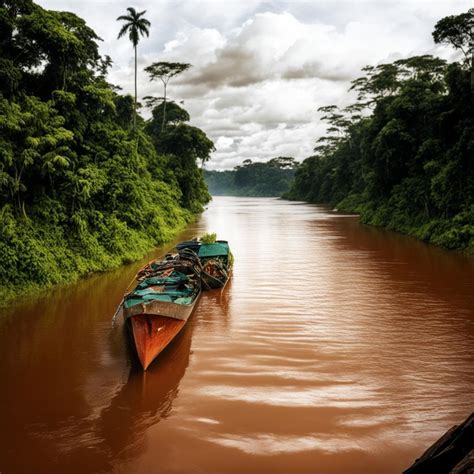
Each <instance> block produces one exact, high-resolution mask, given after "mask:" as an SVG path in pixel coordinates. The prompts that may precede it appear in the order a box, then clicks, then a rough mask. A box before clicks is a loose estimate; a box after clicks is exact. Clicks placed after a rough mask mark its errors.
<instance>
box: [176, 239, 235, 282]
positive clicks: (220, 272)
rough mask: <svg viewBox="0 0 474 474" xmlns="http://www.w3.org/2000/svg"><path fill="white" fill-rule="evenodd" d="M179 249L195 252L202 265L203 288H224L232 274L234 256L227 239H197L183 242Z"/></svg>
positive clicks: (178, 246)
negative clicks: (208, 240) (206, 240)
mask: <svg viewBox="0 0 474 474" xmlns="http://www.w3.org/2000/svg"><path fill="white" fill-rule="evenodd" d="M176 248H177V249H190V250H192V251H193V252H195V253H196V254H197V255H198V257H199V260H200V263H201V265H202V269H201V279H202V284H203V289H205V290H211V289H215V288H224V286H225V285H226V284H227V282H228V281H229V278H230V276H231V274H232V267H233V264H234V257H233V255H232V252H231V251H230V248H229V243H228V242H227V241H226V240H216V241H214V242H209V243H204V242H200V241H196V240H188V241H186V242H181V243H180V244H178V245H177V246H176Z"/></svg>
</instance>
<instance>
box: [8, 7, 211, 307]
mask: <svg viewBox="0 0 474 474" xmlns="http://www.w3.org/2000/svg"><path fill="white" fill-rule="evenodd" d="M129 12H130V14H132V12H131V10H130V9H129ZM143 13H144V12H141V13H139V14H137V15H138V16H140V15H142V14H143ZM140 19H143V18H142V17H141V16H140ZM124 27H125V25H124ZM132 39H133V38H132ZM99 41H100V38H99V37H98V36H97V35H96V34H95V33H94V31H93V30H92V29H91V28H90V27H89V26H87V24H86V23H85V22H84V20H82V19H81V18H79V17H78V16H76V15H74V14H72V13H69V12H58V11H50V10H47V9H44V8H42V7H40V6H38V5H37V4H35V3H34V2H33V1H31V0H22V1H20V2H17V1H12V0H7V1H5V0H4V1H2V2H0V270H1V271H0V300H2V301H4V300H5V298H6V297H8V295H12V294H14V293H17V292H18V291H22V292H26V291H28V289H29V288H37V287H44V286H48V285H52V284H54V283H58V282H66V281H71V280H74V279H75V278H77V277H78V276H80V275H82V274H85V273H88V272H91V271H97V270H105V269H108V268H113V267H116V266H118V265H120V264H121V263H122V262H124V261H130V260H133V259H137V258H140V257H141V256H142V255H143V253H144V252H146V251H147V250H149V249H150V248H151V247H153V246H154V245H156V244H159V243H162V242H164V241H165V240H167V239H170V238H171V237H172V236H173V234H174V233H175V232H176V231H177V230H178V229H180V228H182V227H183V226H184V225H185V224H186V223H187V222H189V220H190V219H191V218H192V213H194V212H199V211H200V210H202V206H203V204H205V203H206V202H207V201H208V200H209V195H208V193H207V189H206V187H205V184H204V181H203V177H202V172H201V170H200V168H199V164H198V161H201V160H202V159H204V160H205V159H207V158H208V156H209V151H210V149H211V148H212V146H211V144H212V142H210V140H209V141H206V140H204V138H203V135H204V132H202V131H201V130H199V129H197V128H193V131H192V134H193V136H194V137H195V138H196V137H198V138H200V139H201V142H204V144H205V145H203V144H202V143H201V142H200V141H199V140H198V138H196V141H197V144H196V143H192V144H191V145H189V148H186V147H184V146H183V145H182V143H181V142H180V141H179V139H178V138H176V137H175V141H176V143H174V144H173V140H171V139H169V140H168V141H167V142H166V146H165V145H162V146H161V148H160V144H159V142H158V140H157V136H156V135H155V134H154V133H153V131H150V132H149V131H148V124H147V123H146V122H145V120H143V119H142V118H141V117H138V120H137V127H136V130H135V131H132V130H130V122H131V118H132V117H133V114H134V99H133V98H132V97H131V96H128V95H120V94H118V92H117V91H118V88H116V87H114V86H113V85H111V84H109V83H108V82H107V70H108V68H109V67H110V65H111V59H110V58H108V57H101V56H100V55H99V52H98V42H99ZM176 107H178V106H176ZM179 109H180V110H179V111H178V109H176V108H173V107H172V111H173V114H171V120H170V121H169V126H172V125H173V126H179V125H176V124H177V123H179V124H182V122H183V121H184V120H186V119H189V115H187V112H185V111H184V109H181V108H179ZM159 112H160V110H159V109H158V110H157V111H156V112H155V114H156V113H158V114H159ZM178 112H179V113H178ZM178 116H179V119H178V118H177V117H178ZM160 117H161V116H159V117H158V120H161V118H160ZM183 125H184V124H183ZM204 136H205V135H204ZM164 138H165V137H163V139H164ZM209 142H210V143H209ZM199 145H200V146H201V148H199ZM205 146H207V148H206V147H205ZM183 175H188V176H191V177H192V178H193V179H194V182H193V183H191V184H190V183H188V182H187V181H186V180H185V179H184V178H183ZM190 187H192V193H190V191H189V188H190Z"/></svg>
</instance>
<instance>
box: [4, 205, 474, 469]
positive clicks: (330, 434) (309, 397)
mask: <svg viewBox="0 0 474 474" xmlns="http://www.w3.org/2000/svg"><path fill="white" fill-rule="evenodd" d="M205 231H215V232H217V233H218V235H219V238H224V239H227V240H229V241H230V244H231V248H232V250H233V253H234V255H235V270H234V275H233V277H232V280H231V282H230V284H229V285H228V286H227V287H226V289H225V290H224V292H222V293H219V292H213V293H207V294H205V295H204V296H203V297H202V298H201V301H200V302H199V304H198V306H197V309H196V311H195V313H194V314H193V316H192V317H191V319H190V320H189V321H188V324H187V325H186V326H185V328H184V330H183V331H182V332H181V333H180V335H179V336H178V337H177V338H176V339H175V341H174V342H173V343H172V344H171V345H170V346H169V347H168V348H167V349H166V350H165V352H164V353H162V354H161V355H160V356H159V358H158V359H157V360H156V361H155V363H153V364H152V366H151V367H150V368H149V370H148V371H147V372H146V373H143V372H142V371H141V369H140V366H139V364H138V362H137V360H136V358H135V356H134V354H133V352H132V351H131V350H130V348H129V347H127V344H126V337H125V332H124V328H123V324H119V325H117V326H116V327H115V328H114V329H112V328H111V324H110V319H111V316H112V314H113V313H114V310H115V307H116V306H117V304H118V303H119V302H120V300H121V296H122V294H123V291H124V289H125V288H126V286H127V284H128V283H129V281H130V280H131V278H132V277H133V275H134V274H135V271H136V270H137V268H138V267H140V266H141V265H142V264H143V262H137V263H135V264H132V265H128V266H126V267H123V268H121V269H119V270H117V271H114V272H110V273H107V274H103V275H95V276H93V277H91V278H87V279H84V280H82V281H81V282H80V283H79V284H76V285H72V286H68V287H63V288H58V289H55V290H53V291H51V292H47V294H45V295H43V296H41V297H40V298H35V299H31V300H29V301H26V302H23V303H21V304H17V305H15V306H12V307H9V308H6V309H2V310H0V347H1V348H2V350H1V354H2V355H1V357H0V377H1V379H0V380H1V389H0V472H1V473H2V474H8V473H29V472H31V473H33V472H34V473H49V474H51V473H84V472H117V473H196V474H198V473H203V474H212V473H216V474H225V473H242V472H246V473H265V472H271V473H364V474H366V473H398V472H401V471H402V470H403V468H406V467H408V466H409V465H410V464H411V463H412V462H413V461H414V459H415V458H416V457H417V456H418V455H420V454H421V452H422V451H424V450H425V449H426V448H427V446H428V445H429V444H430V443H432V442H433V441H434V440H435V439H437V438H438V437H439V436H440V435H441V434H442V433H444V431H446V430H447V429H448V428H449V427H451V426H452V425H453V424H456V423H459V422H460V421H462V420H463V419H464V418H465V417H467V415H468V414H469V413H470V412H471V411H472V410H473V409H474V400H473V395H472V394H473V389H474V352H473V347H474V292H473V287H474V264H473V260H472V259H468V258H466V257H463V256H461V255H458V254H455V253H450V252H447V251H444V250H441V249H438V248H435V247H431V246H427V245H425V244H423V243H421V242H418V241H416V240H414V239H411V238H408V237H404V236H401V235H398V234H395V233H391V232H388V231H384V230H380V229H375V228H371V227H367V226H363V225H361V224H359V223H358V220H357V218H356V217H354V216H347V215H341V214H337V213H334V212H331V211H329V210H327V209H325V208H323V207H319V206H313V205H308V204H303V203H290V202H285V201H280V200H277V199H264V198H260V199H255V198H231V197H219V198H215V200H214V201H213V202H212V203H211V204H210V206H209V208H208V210H207V211H206V212H205V213H204V214H203V215H202V217H201V218H200V220H199V221H198V222H197V223H196V224H194V225H192V226H190V228H189V229H188V230H187V231H186V232H184V233H183V234H182V235H181V236H180V239H179V240H181V239H184V238H189V237H191V236H193V235H198V234H201V233H203V232H205ZM169 247H170V246H169V245H168V246H167V247H166V248H165V249H158V250H157V251H156V252H155V253H154V254H152V255H149V256H147V258H148V259H149V258H150V257H151V256H155V255H156V256H159V255H162V254H163V252H164V251H165V250H167V249H169Z"/></svg>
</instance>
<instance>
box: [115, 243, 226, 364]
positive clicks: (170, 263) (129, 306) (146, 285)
mask: <svg viewBox="0 0 474 474" xmlns="http://www.w3.org/2000/svg"><path fill="white" fill-rule="evenodd" d="M176 248H177V250H178V253H177V254H174V255H171V254H170V255H167V257H166V259H165V260H161V261H152V262H149V263H148V264H147V265H145V267H143V268H142V269H141V270H140V271H139V272H138V273H137V275H136V277H135V278H136V280H137V281H138V284H137V286H136V287H135V289H134V290H133V291H131V292H130V293H127V294H126V295H125V296H124V299H123V301H122V306H123V317H124V320H125V323H126V325H127V326H128V327H129V329H130V330H131V333H132V336H133V341H134V345H135V349H136V352H137V355H138V358H139V359H140V362H141V364H142V366H143V369H144V370H146V369H147V368H148V366H149V365H150V364H151V363H152V362H153V360H154V359H155V358H156V357H157V356H158V354H160V352H161V351H162V350H163V349H164V348H165V347H166V346H167V345H168V344H169V343H170V342H171V341H172V340H173V338H174V337H175V336H176V335H177V334H178V333H179V332H180V331H181V329H182V328H183V327H184V325H185V324H186V322H187V320H188V319H189V317H190V316H191V314H192V312H193V310H194V308H195V306H196V303H197V301H198V300H199V297H200V294H201V288H202V289H213V288H223V287H224V286H225V285H226V283H227V281H228V280H229V277H230V275H231V271H232V264H233V257H232V253H231V252H230V249H229V244H228V243H227V242H226V241H223V240H219V241H213V242H210V243H204V242H200V241H198V240H190V241H186V242H181V243H180V244H178V245H177V246H176ZM116 314H117V312H116ZM114 318H115V316H114Z"/></svg>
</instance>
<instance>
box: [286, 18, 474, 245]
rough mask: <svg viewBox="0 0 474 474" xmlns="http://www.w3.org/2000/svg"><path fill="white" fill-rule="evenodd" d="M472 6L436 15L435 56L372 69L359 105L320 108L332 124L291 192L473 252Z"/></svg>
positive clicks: (359, 84)
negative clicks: (442, 51)
mask: <svg viewBox="0 0 474 474" xmlns="http://www.w3.org/2000/svg"><path fill="white" fill-rule="evenodd" d="M472 25H473V10H470V11H469V12H466V13H463V14H460V15H453V16H448V17H445V18H443V19H441V20H439V21H438V22H437V24H436V25H435V28H434V31H433V39H434V42H435V43H437V44H442V43H444V44H449V45H450V46H452V48H453V49H454V50H455V51H457V52H458V53H459V60H458V61H456V62H452V63H448V62H447V61H445V60H443V59H440V58H438V57H434V56H431V55H422V56H415V57H410V58H406V59H400V60H397V61H395V62H392V63H387V64H380V65H377V66H367V67H366V68H364V69H363V73H364V74H363V76H362V77H360V78H358V79H355V80H354V81H353V82H352V87H351V92H352V93H354V92H355V94H356V100H355V101H354V103H353V104H352V105H349V106H347V107H344V108H340V107H337V106H336V105H327V106H323V107H320V109H319V110H320V111H321V112H322V113H323V120H326V122H327V123H328V128H327V132H328V133H327V134H326V135H325V136H323V137H322V138H320V139H318V141H317V143H316V146H315V149H314V151H315V154H314V155H313V156H311V157H309V158H307V159H306V160H304V162H303V163H302V164H301V166H300V167H299V168H298V170H297V171H296V175H295V180H294V182H293V184H292V187H291V189H290V190H289V191H288V192H287V193H286V194H285V195H284V197H286V198H287V199H292V200H304V201H309V202H314V203H327V204H330V205H331V206H334V207H336V208H337V209H338V210H341V211H348V212H355V213H358V214H360V217H361V221H362V222H363V223H366V224H372V225H376V226H382V227H386V228H388V229H392V230H396V231H399V232H402V233H405V234H409V235H413V236H415V237H417V238H419V239H421V240H424V241H426V242H430V243H432V244H436V245H440V246H443V247H446V248H449V249H458V250H464V251H466V252H468V253H471V254H472V253H474V170H473V157H474V107H473V97H474V95H473V83H472V77H474V76H473V75H472V74H473V69H472V57H471V56H472V40H471V33H470V32H471V28H472Z"/></svg>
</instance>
